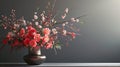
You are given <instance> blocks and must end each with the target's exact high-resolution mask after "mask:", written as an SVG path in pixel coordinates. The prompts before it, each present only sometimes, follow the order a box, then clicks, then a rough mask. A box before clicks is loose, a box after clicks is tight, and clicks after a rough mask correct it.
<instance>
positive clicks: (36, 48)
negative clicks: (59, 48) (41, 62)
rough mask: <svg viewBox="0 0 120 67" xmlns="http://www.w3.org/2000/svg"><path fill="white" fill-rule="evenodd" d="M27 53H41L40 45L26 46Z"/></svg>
mask: <svg viewBox="0 0 120 67" xmlns="http://www.w3.org/2000/svg"><path fill="white" fill-rule="evenodd" d="M28 51H29V55H41V49H40V47H35V48H31V47H29V48H28Z"/></svg>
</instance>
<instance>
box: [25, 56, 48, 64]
mask: <svg viewBox="0 0 120 67" xmlns="http://www.w3.org/2000/svg"><path fill="white" fill-rule="evenodd" d="M23 59H24V61H25V62H26V63H27V64H28V65H40V64H41V63H43V62H44V61H45V60H46V56H42V55H35V56H34V55H25V56H24V57H23Z"/></svg>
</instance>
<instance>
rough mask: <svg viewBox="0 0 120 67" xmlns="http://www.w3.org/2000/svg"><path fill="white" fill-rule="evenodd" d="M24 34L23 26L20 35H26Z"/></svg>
mask: <svg viewBox="0 0 120 67" xmlns="http://www.w3.org/2000/svg"><path fill="white" fill-rule="evenodd" d="M24 34H25V29H24V28H21V30H20V36H24Z"/></svg>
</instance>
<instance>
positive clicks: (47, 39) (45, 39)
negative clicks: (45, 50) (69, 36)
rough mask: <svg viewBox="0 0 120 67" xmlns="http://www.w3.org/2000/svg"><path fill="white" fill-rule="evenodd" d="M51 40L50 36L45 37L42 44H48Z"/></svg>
mask: <svg viewBox="0 0 120 67" xmlns="http://www.w3.org/2000/svg"><path fill="white" fill-rule="evenodd" d="M49 40H50V38H49V37H48V36H44V37H43V39H42V42H43V43H46V42H48V41H49Z"/></svg>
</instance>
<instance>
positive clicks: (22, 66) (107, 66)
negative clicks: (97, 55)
mask: <svg viewBox="0 0 120 67" xmlns="http://www.w3.org/2000/svg"><path fill="white" fill-rule="evenodd" d="M66 66H67V67H68V66H69V67H75V66H79V67H120V63H42V64H40V65H27V64H26V63H0V67H66Z"/></svg>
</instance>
